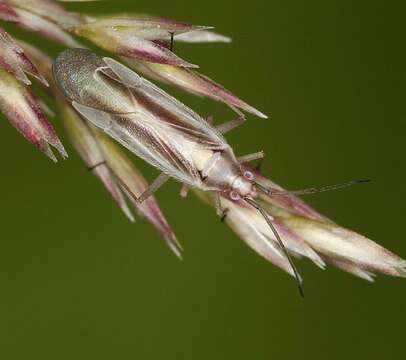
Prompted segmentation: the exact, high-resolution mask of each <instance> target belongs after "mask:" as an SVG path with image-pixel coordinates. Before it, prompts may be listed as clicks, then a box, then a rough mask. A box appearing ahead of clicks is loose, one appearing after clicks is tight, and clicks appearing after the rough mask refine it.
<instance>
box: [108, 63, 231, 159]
mask: <svg viewBox="0 0 406 360" xmlns="http://www.w3.org/2000/svg"><path fill="white" fill-rule="evenodd" d="M103 60H104V62H105V63H106V65H107V66H108V67H109V68H110V70H111V71H112V72H113V73H114V74H115V75H116V76H117V77H118V79H119V81H121V82H122V83H123V84H124V85H126V86H128V87H131V88H132V90H133V93H134V97H135V98H136V99H142V100H141V101H142V102H143V104H144V105H145V104H147V105H146V106H149V108H150V109H151V111H152V112H154V113H155V115H156V117H157V118H159V120H160V121H161V122H163V123H167V124H168V125H170V126H171V127H174V128H176V129H177V130H179V131H182V132H183V133H184V134H185V136H186V137H187V138H189V139H191V140H192V141H195V142H197V143H200V144H204V145H205V147H206V148H207V149H210V150H216V151H220V150H224V149H227V148H229V145H228V144H227V142H226V140H225V139H224V137H223V136H222V135H221V134H220V132H218V131H217V130H216V129H215V128H214V127H212V126H211V125H209V124H208V123H207V122H206V121H205V120H204V119H203V118H202V117H201V116H199V115H198V114H197V113H195V112H194V111H193V110H191V109H190V108H189V107H187V106H185V105H184V104H182V103H181V102H180V101H178V100H176V99H175V98H174V97H173V96H171V95H169V94H168V93H166V92H165V91H163V90H162V89H160V88H159V87H157V86H156V85H154V84H153V83H151V82H150V81H148V80H146V79H144V78H142V77H141V76H139V75H138V74H136V73H135V72H134V71H133V70H131V69H129V68H128V67H126V66H124V65H122V64H121V63H119V62H118V61H116V60H114V59H111V58H103ZM106 75H107V76H109V73H106Z"/></svg>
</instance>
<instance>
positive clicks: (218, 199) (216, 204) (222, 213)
mask: <svg viewBox="0 0 406 360" xmlns="http://www.w3.org/2000/svg"><path fill="white" fill-rule="evenodd" d="M212 196H213V199H214V207H215V208H216V214H217V215H218V216H219V217H220V219H221V221H224V219H225V218H226V216H227V212H228V209H224V208H223V205H222V204H221V197H220V194H219V193H218V192H213V193H212Z"/></svg>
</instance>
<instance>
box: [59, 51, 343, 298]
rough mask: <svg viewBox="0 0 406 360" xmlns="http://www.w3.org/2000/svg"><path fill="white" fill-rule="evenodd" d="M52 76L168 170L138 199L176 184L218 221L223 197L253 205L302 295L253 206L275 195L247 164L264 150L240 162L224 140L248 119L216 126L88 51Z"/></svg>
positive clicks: (79, 105) (88, 111)
mask: <svg viewBox="0 0 406 360" xmlns="http://www.w3.org/2000/svg"><path fill="white" fill-rule="evenodd" d="M53 72H54V77H55V80H56V82H57V84H58V86H59V88H60V90H61V91H62V92H63V94H64V95H65V97H66V98H67V99H68V100H69V101H70V102H71V104H72V106H73V107H74V108H75V109H76V110H77V111H78V112H79V113H80V114H81V115H82V116H83V117H84V118H85V119H87V120H88V121H90V122H91V123H93V124H94V125H96V126H97V127H99V128H101V129H103V130H104V131H105V132H106V133H107V134H109V135H110V136H111V137H112V138H114V139H115V140H117V141H118V142H119V143H121V144H122V145H123V146H125V147H126V148H128V149H129V150H130V151H132V152H133V153H134V154H135V155H137V156H138V157H140V158H142V159H144V160H145V161H146V162H148V163H149V164H151V165H152V166H154V167H156V168H158V169H160V170H161V171H162V173H161V174H160V175H159V176H158V177H157V178H156V179H155V181H154V182H153V183H152V184H151V185H150V187H149V188H148V189H147V190H146V191H145V192H144V193H143V194H142V195H141V196H139V197H138V198H137V201H139V202H142V201H144V200H145V199H147V198H148V197H149V196H150V195H152V194H153V193H154V192H155V191H156V190H158V189H159V188H160V187H161V186H162V185H163V184H164V183H165V182H166V181H167V180H168V179H170V178H174V179H176V180H178V181H179V182H181V183H182V184H183V186H182V190H181V194H182V195H183V196H185V195H186V193H187V190H188V188H190V187H196V188H199V189H200V190H203V191H209V192H211V194H212V196H213V197H214V200H215V203H216V209H217V213H218V214H219V215H220V216H226V211H227V210H226V209H223V208H222V204H221V196H223V197H226V198H228V199H230V200H231V201H235V202H238V201H245V202H247V203H248V204H250V205H251V206H253V207H254V208H256V209H257V210H258V211H259V212H260V213H261V214H262V215H263V217H264V218H265V220H266V221H267V223H268V225H269V226H270V227H271V229H272V231H273V233H274V235H275V238H276V240H277V242H278V244H279V246H280V247H281V249H282V250H283V251H284V253H285V255H286V257H287V258H288V260H289V262H290V264H291V266H292V269H293V272H294V274H295V276H296V280H297V282H298V285H299V289H300V293H301V294H303V290H302V287H301V280H300V276H299V274H298V273H297V270H296V268H295V266H294V264H293V262H292V260H291V258H290V255H289V253H288V251H287V250H286V248H285V246H284V244H283V241H282V239H281V238H280V236H279V234H278V233H277V231H276V229H275V227H274V225H273V224H272V218H271V217H270V215H269V214H268V213H267V212H266V211H265V210H263V209H262V208H261V206H260V205H259V204H258V203H257V202H256V201H255V198H256V197H257V192H258V191H264V192H267V193H270V191H269V190H268V189H266V188H263V187H261V186H260V185H259V184H257V183H256V182H255V176H254V173H253V172H251V171H247V170H244V168H243V166H242V165H243V164H244V163H247V162H249V161H252V160H256V159H260V158H262V157H263V152H258V153H254V154H249V155H246V156H242V157H236V156H235V154H234V152H233V149H232V148H231V147H230V145H229V144H228V143H227V141H226V140H225V138H224V137H223V134H224V133H226V132H227V131H230V130H231V129H234V128H235V127H237V126H238V125H240V124H241V123H242V122H244V117H243V115H242V114H241V115H240V116H239V117H238V118H237V119H234V120H231V121H229V122H226V123H223V124H221V125H219V126H217V127H215V126H213V125H212V124H211V123H210V122H208V121H206V120H205V119H204V118H202V117H201V116H199V115H198V114H197V113H195V112H194V111H193V110H191V109H189V108H188V107H186V106H185V105H184V104H182V103H180V102H179V101H178V100H176V99H175V98H173V97H172V96H170V95H169V94H167V93H165V92H164V91H163V90H161V89H160V88H158V87H157V86H155V85H154V84H152V83H151V82H149V81H148V80H146V79H144V78H142V77H140V76H139V75H138V74H136V73H135V72H133V71H132V70H131V69H129V68H127V67H126V66H124V65H122V64H121V63H119V62H117V61H116V60H114V59H111V58H106V57H104V58H100V57H99V56H97V55H96V54H94V53H92V52H90V51H89V50H85V49H69V50H65V51H64V52H62V53H61V54H59V56H58V57H57V58H56V60H55V62H54V65H53ZM345 185H348V184H345ZM340 187H342V185H340ZM323 189H324V188H323ZM310 190H311V192H315V191H317V189H310ZM304 191H305V192H304V193H308V192H309V189H308V190H304ZM306 191H307V192H306ZM302 193H303V191H302ZM280 194H282V193H278V194H275V196H277V195H280ZM220 195H221V196H220Z"/></svg>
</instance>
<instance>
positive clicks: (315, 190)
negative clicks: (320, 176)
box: [255, 179, 371, 196]
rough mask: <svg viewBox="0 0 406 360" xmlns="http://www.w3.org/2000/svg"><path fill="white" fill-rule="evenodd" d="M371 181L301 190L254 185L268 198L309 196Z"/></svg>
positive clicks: (354, 181) (355, 181)
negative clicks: (275, 188) (274, 188)
mask: <svg viewBox="0 0 406 360" xmlns="http://www.w3.org/2000/svg"><path fill="white" fill-rule="evenodd" d="M370 181H371V180H368V179H366V180H353V181H348V182H346V183H342V184H335V185H327V186H322V187H319V188H316V187H311V188H307V189H301V190H292V191H289V190H286V191H285V190H272V189H268V188H267V187H265V186H263V185H261V184H258V183H256V184H255V185H256V186H257V187H258V189H259V190H261V191H262V192H264V193H265V194H268V195H269V196H281V195H309V194H317V193H321V192H326V191H332V190H339V189H344V188H346V187H349V186H352V185H356V184H362V183H368V182H370Z"/></svg>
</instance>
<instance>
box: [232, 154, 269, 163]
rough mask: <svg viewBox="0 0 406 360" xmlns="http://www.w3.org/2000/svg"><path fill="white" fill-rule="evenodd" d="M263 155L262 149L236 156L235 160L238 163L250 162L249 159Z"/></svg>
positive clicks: (259, 157) (260, 157)
mask: <svg viewBox="0 0 406 360" xmlns="http://www.w3.org/2000/svg"><path fill="white" fill-rule="evenodd" d="M264 157H265V153H264V152H263V151H258V152H256V153H253V154H248V155H244V156H240V157H238V158H237V161H238V162H239V163H240V164H245V163H247V162H250V161H254V160H260V159H263V158H264Z"/></svg>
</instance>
